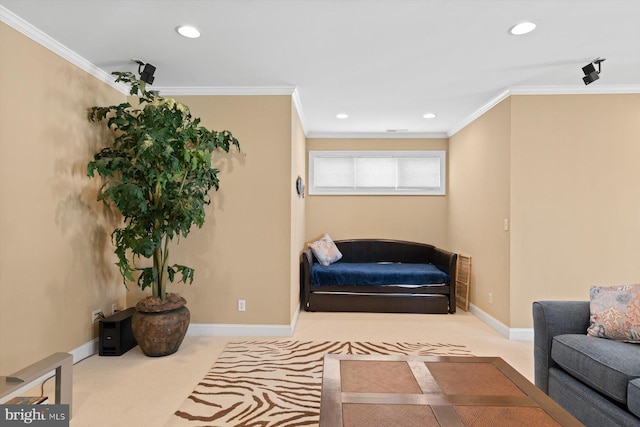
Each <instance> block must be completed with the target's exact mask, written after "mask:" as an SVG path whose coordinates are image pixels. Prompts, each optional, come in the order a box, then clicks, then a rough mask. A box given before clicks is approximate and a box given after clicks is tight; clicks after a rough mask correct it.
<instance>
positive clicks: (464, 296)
mask: <svg viewBox="0 0 640 427" xmlns="http://www.w3.org/2000/svg"><path fill="white" fill-rule="evenodd" d="M456 270H457V271H456V305H457V306H458V307H460V308H461V309H463V310H464V311H469V287H470V282H471V257H470V256H466V255H458V265H457V269H456Z"/></svg>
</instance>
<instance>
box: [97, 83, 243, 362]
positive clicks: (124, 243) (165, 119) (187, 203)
mask: <svg viewBox="0 0 640 427" xmlns="http://www.w3.org/2000/svg"><path fill="white" fill-rule="evenodd" d="M113 74H114V75H115V76H116V82H123V83H125V84H128V85H130V87H131V90H130V94H131V95H132V96H133V95H135V96H137V97H138V106H137V107H134V106H132V105H131V104H130V103H128V102H125V103H122V104H119V105H111V106H108V107H93V108H91V109H90V111H89V120H90V121H92V122H100V123H104V124H106V126H107V127H108V129H109V131H111V132H112V133H113V142H112V143H110V144H109V145H108V146H106V147H105V148H103V149H102V150H100V151H99V152H98V153H97V154H95V156H94V159H93V160H92V161H91V162H90V163H89V165H88V168H87V171H88V174H89V176H90V177H93V176H94V175H95V174H96V173H97V174H98V175H100V176H101V177H102V186H101V188H100V191H99V193H98V200H101V201H104V202H105V203H108V204H112V205H114V206H116V207H117V208H118V210H119V211H120V212H121V214H122V216H123V220H124V221H123V224H122V226H121V227H119V228H117V229H116V230H115V231H114V232H113V233H112V240H113V243H114V245H115V253H116V255H117V259H118V262H117V265H118V268H119V269H120V273H121V274H122V277H123V280H124V282H125V285H126V284H127V282H128V281H136V282H137V285H138V286H139V287H140V289H142V290H144V289H146V288H149V287H150V288H151V291H152V295H150V296H149V297H147V298H144V299H143V300H141V301H140V302H139V303H138V304H137V306H136V309H137V313H136V314H135V315H134V318H133V322H132V324H133V326H134V335H135V336H136V339H137V340H138V344H140V346H141V348H142V350H143V351H144V352H145V354H148V355H153V356H161V355H165V354H171V353H173V352H175V351H176V350H177V349H178V347H179V346H180V343H181V342H182V338H184V334H185V333H186V328H187V327H188V323H189V312H188V310H187V308H186V307H184V304H185V300H184V299H183V298H181V297H179V296H177V295H175V294H168V293H167V283H168V282H173V281H174V279H179V281H181V282H185V283H192V282H193V278H194V270H193V269H192V268H190V267H187V266H186V265H182V264H170V263H169V248H170V243H171V241H172V240H173V239H174V238H175V237H180V236H182V237H187V235H188V234H189V232H190V231H191V228H192V227H193V226H194V225H196V226H198V227H202V225H203V224H204V219H205V206H206V205H208V204H209V203H210V197H209V190H211V188H212V187H215V189H216V190H217V189H218V186H219V180H218V172H219V171H218V169H216V168H213V167H212V166H211V161H212V155H213V154H214V152H215V151H216V150H219V149H220V150H224V151H225V152H229V150H230V148H231V146H232V145H234V146H235V147H236V148H238V149H240V145H239V143H238V140H237V139H236V138H234V137H233V135H232V134H231V132H229V131H226V130H225V131H221V132H217V131H214V130H208V129H206V128H205V127H203V126H201V125H200V119H199V118H194V117H192V116H191V113H190V112H189V109H188V108H187V107H186V106H185V105H183V104H181V103H179V102H176V101H175V100H173V99H171V98H165V97H161V96H159V95H158V94H157V93H154V92H151V91H148V90H147V89H146V87H145V82H143V81H141V80H139V79H137V78H136V76H135V75H134V74H133V73H129V72H115V73H113ZM140 258H145V259H151V260H152V263H151V262H146V263H143V264H144V265H138V264H137V262H139V260H140ZM164 311H168V312H170V313H173V315H174V316H173V317H180V319H179V321H178V323H180V324H179V325H177V326H170V325H167V324H166V322H164V321H160V320H158V316H155V315H151V316H147V317H149V318H151V319H155V320H154V321H153V322H152V323H153V324H157V325H155V326H153V327H154V328H160V329H161V330H160V331H159V332H157V333H154V332H153V331H139V330H138V331H137V330H136V329H139V328H140V326H141V323H142V322H143V321H142V320H141V319H142V315H141V314H140V313H144V312H148V313H158V312H164ZM178 312H179V313H178ZM185 316H186V321H185ZM170 320H172V319H170ZM172 321H173V320H172ZM145 324H146V323H145ZM175 329H179V330H180V331H182V329H184V332H183V333H182V336H181V337H179V338H177V339H178V340H179V341H178V342H177V343H173V344H165V345H160V346H159V347H161V348H159V349H157V350H153V349H148V348H145V343H146V342H147V341H149V342H150V343H151V344H153V343H157V342H158V340H159V339H161V338H162V337H163V336H166V335H171V333H173V332H176V331H174V330H175ZM154 334H156V335H154Z"/></svg>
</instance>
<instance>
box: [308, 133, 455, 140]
mask: <svg viewBox="0 0 640 427" xmlns="http://www.w3.org/2000/svg"><path fill="white" fill-rule="evenodd" d="M307 138H327V139H330V138H350V139H357V138H389V139H398V138H416V139H418V138H419V139H424V138H431V139H435V138H448V136H447V134H446V133H430V132H402V133H387V132H309V134H308V135H307Z"/></svg>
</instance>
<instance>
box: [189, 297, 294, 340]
mask: <svg viewBox="0 0 640 427" xmlns="http://www.w3.org/2000/svg"><path fill="white" fill-rule="evenodd" d="M299 315H300V305H299V304H298V307H297V308H296V312H295V313H294V314H293V319H291V324H290V325H244V324H227V323H219V324H215V323H192V324H190V325H189V329H188V330H187V335H189V336H205V337H206V336H221V337H290V336H291V335H293V331H295V329H296V323H298V316H299Z"/></svg>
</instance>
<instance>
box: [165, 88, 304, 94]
mask: <svg viewBox="0 0 640 427" xmlns="http://www.w3.org/2000/svg"><path fill="white" fill-rule="evenodd" d="M295 89H296V87H295V86H201V87H188V86H164V87H154V88H153V90H157V91H158V92H160V94H161V95H162V96H189V95H196V96H199V95H232V96H237V95H240V96H244V95H246V96H251V95H293V93H294V91H295Z"/></svg>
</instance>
